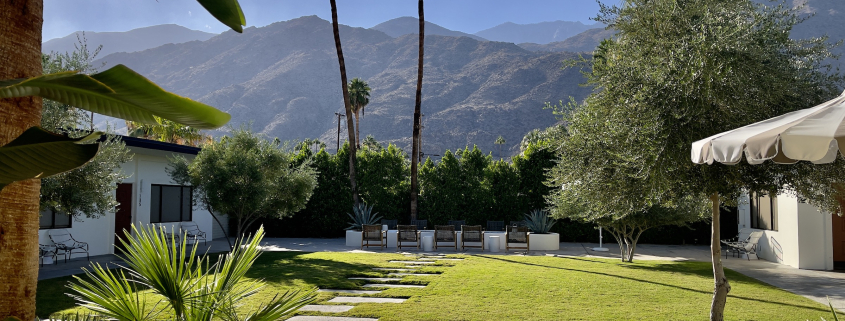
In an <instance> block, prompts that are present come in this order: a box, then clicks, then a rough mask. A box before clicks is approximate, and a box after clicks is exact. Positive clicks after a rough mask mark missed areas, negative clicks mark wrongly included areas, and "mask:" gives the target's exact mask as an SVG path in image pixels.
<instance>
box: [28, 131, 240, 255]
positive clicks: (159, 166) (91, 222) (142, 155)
mask: <svg viewBox="0 0 845 321" xmlns="http://www.w3.org/2000/svg"><path fill="white" fill-rule="evenodd" d="M121 138H122V139H123V141H124V142H125V143H126V146H127V147H128V148H129V151H130V153H132V154H133V157H132V160H131V161H129V162H127V163H124V164H123V165H122V166H121V170H122V171H123V172H124V173H125V174H126V175H127V176H128V178H126V179H125V180H123V183H121V184H119V185H118V187H117V191H116V196H117V201H118V202H120V203H121V205H120V206H118V209H117V212H116V213H108V214H107V215H105V216H103V217H100V218H96V219H92V218H85V217H84V216H81V217H79V218H76V219H70V218H68V216H66V215H63V214H55V215H50V214H46V215H45V214H44V213H42V217H41V227H40V230H39V237H38V241H39V243H40V244H47V245H49V244H52V242H51V241H50V238H49V236H48V233H49V232H50V231H51V230H57V229H66V230H67V231H68V232H70V234H71V235H73V238H75V239H76V240H77V241H81V242H86V243H88V246H89V254H90V255H91V256H94V255H103V254H114V253H115V249H114V244H115V241H116V239H115V233H116V232H119V231H122V230H123V229H127V230H129V229H131V228H130V226H131V224H135V225H149V224H150V223H154V224H156V225H164V226H167V227H168V228H170V227H175V228H176V229H178V228H179V224H180V223H181V222H185V221H192V222H194V223H196V224H197V225H198V227H199V229H200V230H202V231H204V232H206V234H207V239H208V241H211V240H212V239H214V238H219V237H223V236H225V233H226V232H224V231H223V229H221V227H220V226H219V225H218V224H217V223H215V222H214V220H213V218H212V217H211V214H210V213H208V211H206V210H204V209H202V208H200V207H191V206H190V195H191V193H192V190H191V188H190V187H183V186H178V185H177V184H176V183H174V182H173V181H172V180H171V179H170V176H169V175H168V174H167V172H166V171H165V169H166V168H167V166H168V165H167V164H168V157H171V156H174V155H182V156H185V157H187V158H188V159H192V158H194V157H195V156H196V155H197V153H199V151H200V149H199V148H196V147H190V146H182V145H177V144H170V143H163V142H158V141H152V140H146V139H140V138H134V137H126V136H123V137H121ZM222 222H223V224H227V222H228V220H222ZM121 235H122V233H121ZM78 257H84V254H79V255H77V254H75V255H73V258H78ZM59 259H60V260H61V259H62V258H61V257H60V258H59Z"/></svg>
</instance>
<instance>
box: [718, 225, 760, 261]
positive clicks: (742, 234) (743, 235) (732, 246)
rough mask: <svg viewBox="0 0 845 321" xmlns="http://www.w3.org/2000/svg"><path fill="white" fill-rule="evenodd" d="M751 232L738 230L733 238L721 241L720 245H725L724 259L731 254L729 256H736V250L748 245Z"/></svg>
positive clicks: (746, 229)
mask: <svg viewBox="0 0 845 321" xmlns="http://www.w3.org/2000/svg"><path fill="white" fill-rule="evenodd" d="M753 231H754V230H752V229H750V228H744V229H741V230H739V233H738V234H737V236H736V237H735V238H731V239H724V240H721V243H722V244H723V245H725V258H728V253H731V255H734V254H737V253H738V248H740V247H742V246H743V245H745V243H748V239H749V238H750V237H751V233H752V232H753Z"/></svg>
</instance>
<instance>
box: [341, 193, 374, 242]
mask: <svg viewBox="0 0 845 321" xmlns="http://www.w3.org/2000/svg"><path fill="white" fill-rule="evenodd" d="M377 214H378V213H373V207H372V206H367V204H364V203H360V204H358V206H357V207H356V206H353V207H352V214H351V213H346V215H349V217H350V218H352V222H349V227H347V228H346V246H361V237H362V236H361V234H362V233H363V232H361V230H362V229H363V227H362V226H364V225H373V224H378V221H379V220H380V219H381V216H377Z"/></svg>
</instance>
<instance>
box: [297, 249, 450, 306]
mask: <svg viewBox="0 0 845 321" xmlns="http://www.w3.org/2000/svg"><path fill="white" fill-rule="evenodd" d="M413 257H415V256H413ZM461 260H463V259H454V258H447V257H446V256H443V255H425V254H423V255H422V256H421V257H419V258H416V260H413V261H412V260H408V261H388V262H389V263H394V264H397V263H399V264H406V266H405V267H404V268H373V270H374V271H380V272H384V273H387V277H380V278H374V277H350V278H349V279H350V280H363V281H367V282H371V283H367V284H364V285H362V286H361V287H362V288H382V289H391V288H413V289H422V288H425V287H426V286H425V285H417V284H401V283H397V282H400V281H402V278H403V277H406V276H437V275H439V274H437V273H419V270H418V269H419V268H422V267H427V266H429V264H435V263H436V262H437V261H461ZM382 291H383V290H340V289H320V290H319V292H333V293H343V294H357V295H372V294H379V293H381V292H382ZM406 300H407V299H399V298H380V297H367V296H336V297H334V298H332V299H331V300H328V301H326V303H340V304H333V305H330V304H310V305H306V306H304V307H302V308H301V309H299V311H312V312H319V313H324V314H331V313H342V312H347V311H349V310H352V308H354V307H355V306H354V305H343V303H347V304H357V303H402V302H405V301H406ZM288 320H290V321H377V320H378V319H374V318H354V317H336V316H329V315H298V316H295V317H292V318H290V319H288Z"/></svg>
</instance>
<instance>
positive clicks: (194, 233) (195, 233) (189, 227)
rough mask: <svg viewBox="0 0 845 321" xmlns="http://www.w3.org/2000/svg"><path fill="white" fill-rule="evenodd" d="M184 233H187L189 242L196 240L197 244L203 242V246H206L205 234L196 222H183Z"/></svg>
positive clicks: (186, 236)
mask: <svg viewBox="0 0 845 321" xmlns="http://www.w3.org/2000/svg"><path fill="white" fill-rule="evenodd" d="M182 231H183V232H184V233H185V238H186V239H187V240H194V243H196V242H197V241H199V240H202V245H205V244H206V239H205V232H203V231H200V227H199V226H198V225H197V223H194V222H182Z"/></svg>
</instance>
